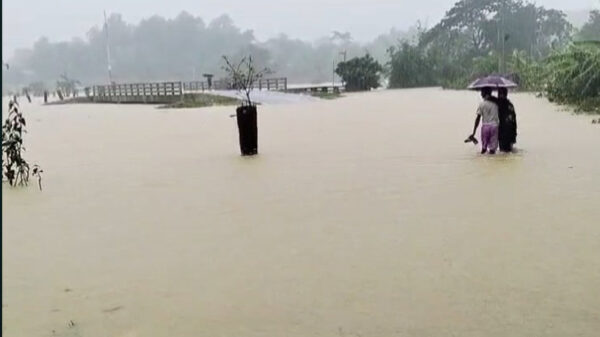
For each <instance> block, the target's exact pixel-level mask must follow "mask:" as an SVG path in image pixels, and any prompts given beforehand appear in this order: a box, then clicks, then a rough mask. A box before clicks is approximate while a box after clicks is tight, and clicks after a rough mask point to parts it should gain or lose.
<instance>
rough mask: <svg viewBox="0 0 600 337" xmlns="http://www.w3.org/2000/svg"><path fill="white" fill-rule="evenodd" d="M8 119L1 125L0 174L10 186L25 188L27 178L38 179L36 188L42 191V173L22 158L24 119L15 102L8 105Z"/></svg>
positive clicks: (36, 166)
mask: <svg viewBox="0 0 600 337" xmlns="http://www.w3.org/2000/svg"><path fill="white" fill-rule="evenodd" d="M8 107H9V109H8V110H9V111H8V118H7V119H6V121H5V122H4V124H3V125H2V174H3V179H4V178H6V180H7V181H8V183H9V184H10V185H11V186H27V184H28V183H29V177H30V176H33V177H36V178H37V179H38V186H39V188H40V190H41V189H42V173H43V172H44V171H43V170H42V169H41V168H40V167H39V166H38V165H37V164H36V165H33V166H32V167H30V166H29V163H27V161H26V160H25V159H24V158H23V152H24V151H25V147H24V146H23V134H24V133H26V132H27V131H26V130H25V126H26V125H27V123H26V121H25V117H23V114H22V113H21V112H20V111H19V105H18V103H16V102H13V101H10V102H9V103H8Z"/></svg>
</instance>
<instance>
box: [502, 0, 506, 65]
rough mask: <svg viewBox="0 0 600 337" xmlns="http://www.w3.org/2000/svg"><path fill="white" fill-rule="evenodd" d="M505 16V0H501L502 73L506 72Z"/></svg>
mask: <svg viewBox="0 0 600 337" xmlns="http://www.w3.org/2000/svg"><path fill="white" fill-rule="evenodd" d="M505 16H506V0H502V15H501V17H502V74H504V73H505V72H506V59H505V55H504V53H505V49H504V48H505V44H506V30H505V26H504V17H505Z"/></svg>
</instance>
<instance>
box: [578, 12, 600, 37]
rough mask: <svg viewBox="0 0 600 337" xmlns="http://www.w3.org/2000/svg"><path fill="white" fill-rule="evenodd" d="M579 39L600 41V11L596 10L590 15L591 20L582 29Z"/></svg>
mask: <svg viewBox="0 0 600 337" xmlns="http://www.w3.org/2000/svg"><path fill="white" fill-rule="evenodd" d="M577 39H578V40H581V41H600V10H594V11H592V12H591V13H590V19H589V21H588V22H587V23H586V24H585V25H583V27H581V30H580V31H579V34H577Z"/></svg>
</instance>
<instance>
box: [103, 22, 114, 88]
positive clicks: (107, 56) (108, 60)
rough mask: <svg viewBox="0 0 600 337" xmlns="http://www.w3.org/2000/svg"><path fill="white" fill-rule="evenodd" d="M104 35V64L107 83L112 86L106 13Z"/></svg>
mask: <svg viewBox="0 0 600 337" xmlns="http://www.w3.org/2000/svg"><path fill="white" fill-rule="evenodd" d="M104 33H105V34H106V63H107V68H108V83H109V84H112V82H113V80H112V66H111V64H110V44H109V39H108V20H107V19H106V11H104Z"/></svg>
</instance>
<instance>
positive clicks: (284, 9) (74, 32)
mask: <svg viewBox="0 0 600 337" xmlns="http://www.w3.org/2000/svg"><path fill="white" fill-rule="evenodd" d="M455 2H456V1H455V0H421V1H409V0H318V1H317V0H285V1H270V0H255V1H246V0H229V1H215V0H205V1H194V0H172V1H148V0H125V1H121V0H102V1H101V0H87V1H72V0H56V1H44V0H7V1H3V2H2V6H3V14H2V16H3V17H2V25H3V30H2V31H3V40H2V41H3V42H2V43H3V46H4V53H5V55H4V58H6V57H7V56H9V55H10V54H11V53H12V52H13V51H14V50H15V49H17V48H23V47H31V45H32V44H33V42H35V41H36V40H37V39H38V38H40V37H41V36H46V37H48V38H49V39H50V40H51V41H60V40H70V39H71V38H72V37H85V33H86V32H87V31H88V30H89V29H90V28H91V27H92V26H101V24H102V20H103V18H102V15H103V14H102V13H103V11H107V12H108V13H120V14H122V15H123V18H124V20H125V21H126V22H130V23H137V22H139V21H140V20H142V19H144V18H148V17H150V16H153V15H160V16H163V17H168V18H169V17H174V16H176V15H177V14H179V13H180V12H181V11H187V12H189V13H190V14H192V15H194V16H199V17H201V18H203V19H204V20H205V21H209V20H210V19H213V18H215V17H217V16H219V15H221V14H228V15H230V16H231V17H232V19H233V21H234V22H235V23H236V25H237V26H238V27H241V28H242V29H251V30H253V31H254V32H255V36H256V38H257V39H259V40H264V39H267V38H270V37H274V36H276V35H278V34H280V33H285V34H288V35H289V36H291V37H294V38H300V39H303V40H314V39H317V38H320V37H323V36H327V35H328V34H330V33H331V31H333V30H338V31H348V32H350V33H351V34H352V36H353V37H354V38H355V39H356V40H357V41H361V42H366V41H367V40H370V39H373V38H375V37H376V36H377V35H378V34H382V33H385V32H387V31H389V30H390V29H391V28H392V27H396V28H398V29H406V28H408V27H409V26H411V25H414V24H415V22H416V21H417V20H421V22H423V23H424V24H425V23H427V24H429V25H433V24H435V23H436V22H437V21H438V20H439V19H440V18H441V17H442V16H443V15H444V13H445V12H446V10H448V9H449V8H450V7H451V6H452V5H453V4H454V3H455ZM536 3H537V4H538V5H543V6H546V7H551V8H557V9H562V10H566V11H577V10H583V9H590V8H594V7H598V6H599V5H598V3H599V2H598V1H596V0H571V1H564V0H538V1H536ZM7 54H8V55H7Z"/></svg>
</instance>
